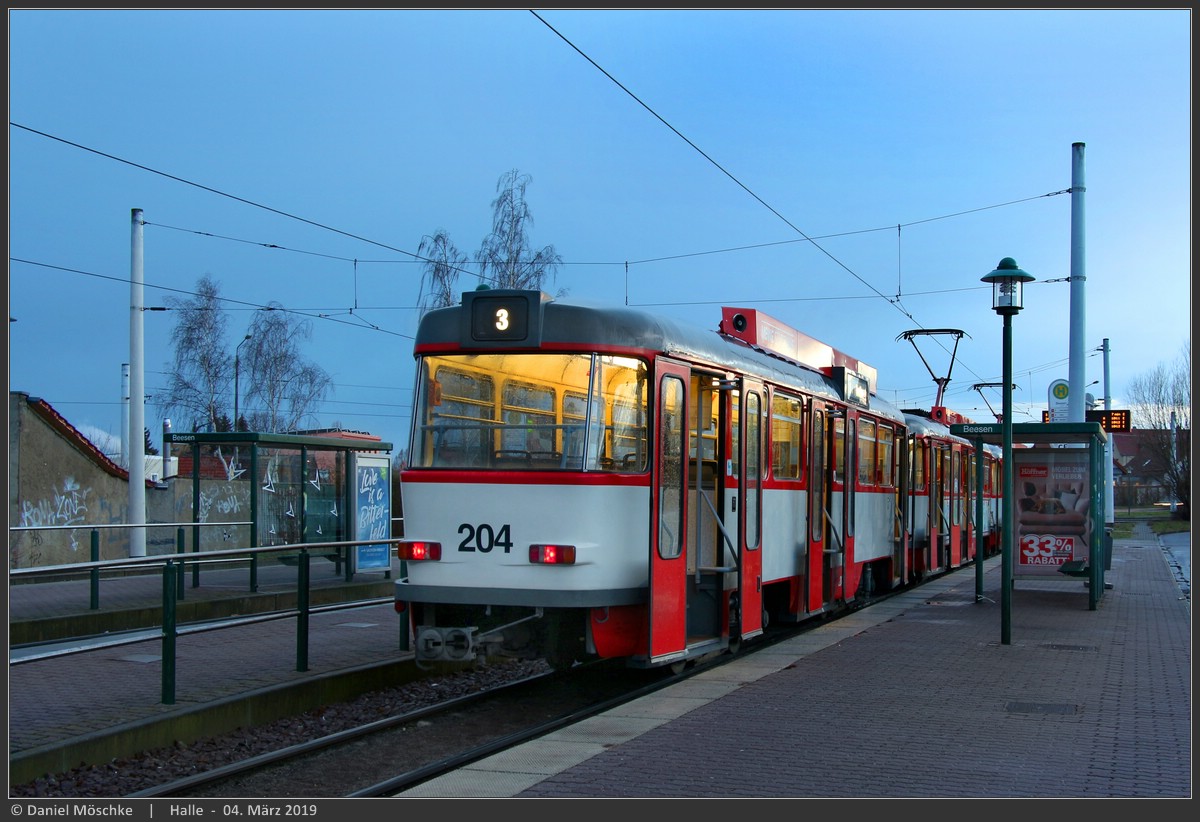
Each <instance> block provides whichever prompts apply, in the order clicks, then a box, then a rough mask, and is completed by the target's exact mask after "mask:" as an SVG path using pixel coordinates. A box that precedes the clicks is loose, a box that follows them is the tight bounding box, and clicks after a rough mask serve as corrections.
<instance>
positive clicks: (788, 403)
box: [771, 394, 804, 479]
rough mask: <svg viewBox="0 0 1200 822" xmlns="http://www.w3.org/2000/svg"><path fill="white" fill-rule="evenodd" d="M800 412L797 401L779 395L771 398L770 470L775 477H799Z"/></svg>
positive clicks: (801, 458)
mask: <svg viewBox="0 0 1200 822" xmlns="http://www.w3.org/2000/svg"><path fill="white" fill-rule="evenodd" d="M803 415H804V406H803V405H802V404H801V402H800V400H798V399H794V398H792V397H785V396H780V395H779V394H776V395H775V396H774V397H772V398H771V473H772V475H774V477H775V479H800V476H801V473H800V466H801V465H802V464H803V462H802V460H803V459H804V455H803V452H802V449H801V448H800V444H801V443H802V442H803V441H804V440H803V431H804V423H803V419H804V416H803Z"/></svg>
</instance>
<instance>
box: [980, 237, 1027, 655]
mask: <svg viewBox="0 0 1200 822" xmlns="http://www.w3.org/2000/svg"><path fill="white" fill-rule="evenodd" d="M1033 279H1034V278H1033V276H1032V275H1030V274H1027V273H1026V272H1024V271H1022V270H1021V269H1019V268H1017V261H1016V260H1014V259H1013V258H1012V257H1005V258H1004V259H1003V260H1001V261H1000V264H999V265H997V266H996V269H995V270H994V271H992V272H991V273H990V274H988V275H987V276H986V277H984V278H983V282H985V283H991V284H992V308H993V309H994V310H995V312H996V313H997V314H999V315H1000V316H1002V317H1003V318H1004V380H1003V383H1002V385H1003V388H1004V408H1003V415H1004V419H1003V421H1002V425H1001V431H1002V432H1003V436H1004V445H1003V448H1004V451H1003V459H1004V489H1003V491H1002V498H1001V508H1000V510H1001V529H1000V533H1001V536H1002V537H1003V541H1002V542H1001V549H1000V644H1002V645H1010V644H1012V577H1013V497H1014V496H1015V494H1014V492H1013V462H1012V460H1013V453H1012V450H1013V441H1012V438H1013V433H1012V414H1013V410H1012V318H1013V315H1014V314H1016V313H1018V312H1019V311H1020V310H1021V308H1022V307H1023V306H1022V304H1021V291H1022V286H1023V285H1024V284H1025V283H1028V282H1032V281H1033Z"/></svg>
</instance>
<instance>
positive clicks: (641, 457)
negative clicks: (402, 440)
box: [409, 353, 648, 473]
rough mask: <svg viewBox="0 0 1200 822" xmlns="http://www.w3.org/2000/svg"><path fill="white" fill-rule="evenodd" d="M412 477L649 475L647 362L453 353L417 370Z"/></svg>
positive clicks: (596, 356) (424, 362)
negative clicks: (463, 472) (435, 473)
mask: <svg viewBox="0 0 1200 822" xmlns="http://www.w3.org/2000/svg"><path fill="white" fill-rule="evenodd" d="M418 368H419V374H420V378H419V380H418V389H417V396H416V398H415V400H414V404H413V419H414V429H413V437H412V447H411V448H410V451H409V454H410V461H411V466H412V467H413V468H462V469H468V470H503V471H564V470H565V471H611V472H621V473H630V472H640V471H644V470H646V466H647V461H646V449H647V415H648V406H647V400H646V375H647V368H646V364H645V362H643V361H641V360H637V359H633V358H631V357H613V356H605V355H599V354H590V355H589V354H508V353H505V354H492V353H485V354H455V355H449V356H428V357H423V358H421V360H420V363H419V366H418Z"/></svg>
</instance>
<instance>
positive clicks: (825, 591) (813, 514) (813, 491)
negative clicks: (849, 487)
mask: <svg viewBox="0 0 1200 822" xmlns="http://www.w3.org/2000/svg"><path fill="white" fill-rule="evenodd" d="M811 413H812V424H811V431H812V437H811V439H810V448H809V487H808V500H809V511H808V523H809V535H808V538H809V550H808V577H809V583H808V610H809V611H810V612H813V611H821V610H823V609H825V608H826V607H827V606H829V605H832V604H833V603H835V602H836V601H837V600H838V599H840V598H842V597H843V591H842V588H843V583H844V581H845V561H846V547H845V534H846V528H845V525H846V522H845V520H846V510H845V493H844V490H843V488H844V484H845V453H846V413H845V411H844V410H843V409H840V408H837V407H835V406H833V405H830V404H829V403H825V402H821V401H820V400H813V403H812V412H811Z"/></svg>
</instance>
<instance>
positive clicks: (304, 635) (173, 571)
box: [9, 528, 394, 705]
mask: <svg viewBox="0 0 1200 822" xmlns="http://www.w3.org/2000/svg"><path fill="white" fill-rule="evenodd" d="M179 530H180V533H181V534H182V531H183V529H182V528H180V529H179ZM393 542H394V540H391V539H386V540H378V539H374V540H340V541H334V542H307V543H289V544H286V545H269V546H259V547H255V548H228V549H221V550H217V551H205V552H203V553H200V554H197V553H194V552H193V553H187V552H185V551H183V550H182V537H181V542H180V551H179V552H178V553H175V554H161V555H156V556H150V557H126V558H120V559H109V560H96V561H93V562H74V563H66V564H61V565H44V566H40V567H37V568H18V569H12V570H11V571H10V572H9V575H10V578H11V577H18V578H28V577H35V576H51V575H60V574H66V573H73V572H81V571H87V572H89V573H91V574H92V575H93V579H94V580H96V579H98V574H99V572H100V571H101V570H112V569H119V570H121V569H136V568H150V569H152V568H155V567H160V566H161V568H162V693H161V701H162V703H163V704H164V705H173V704H175V640H176V637H177V636H178V635H179V629H178V625H177V621H176V609H175V606H176V601H177V600H179V599H182V598H183V584H182V580H183V569H184V566H185V564H186V563H189V562H190V563H192V564H194V565H200V564H216V563H218V562H225V561H227V560H229V559H240V558H249V559H250V561H251V563H252V566H253V564H254V562H255V561H256V559H257V557H258V556H259V555H262V554H280V553H284V552H291V553H298V557H297V562H298V566H299V567H298V573H297V581H296V608H295V611H294V614H295V617H296V670H297V671H301V672H303V671H307V670H308V644H309V643H308V620H309V615H310V613H311V611H312V608H311V607H310V604H309V592H310V591H309V589H310V575H309V564H310V560H311V553H310V552H311V551H312V550H313V549H317V550H318V551H320V550H322V549H330V548H338V549H339V550H340V549H342V548H347V549H348V548H350V547H352V546H357V545H379V544H384V543H386V544H388V545H389V546H390V545H391V544H392V543H393ZM390 553H391V550H390V549H389V554H390ZM389 573H390V572H389Z"/></svg>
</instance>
